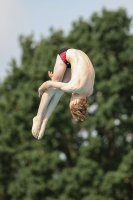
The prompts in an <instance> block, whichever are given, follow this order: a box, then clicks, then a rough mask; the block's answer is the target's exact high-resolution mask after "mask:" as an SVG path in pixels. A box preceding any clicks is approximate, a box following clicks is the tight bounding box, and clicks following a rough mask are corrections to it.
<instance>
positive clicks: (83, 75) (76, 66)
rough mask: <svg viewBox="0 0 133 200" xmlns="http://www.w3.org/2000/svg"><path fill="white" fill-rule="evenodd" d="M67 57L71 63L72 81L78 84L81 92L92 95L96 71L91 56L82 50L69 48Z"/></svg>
mask: <svg viewBox="0 0 133 200" xmlns="http://www.w3.org/2000/svg"><path fill="white" fill-rule="evenodd" d="M66 59H67V61H68V62H70V63H71V73H72V74H71V81H70V82H71V83H73V84H77V87H78V88H79V89H78V92H79V93H86V94H87V95H88V96H90V95H91V94H92V92H93V85H94V79H95V71H94V68H93V65H92V63H91V61H90V59H89V57H88V56H87V55H86V54H85V53H84V52H83V51H81V50H77V49H69V50H67V53H66Z"/></svg>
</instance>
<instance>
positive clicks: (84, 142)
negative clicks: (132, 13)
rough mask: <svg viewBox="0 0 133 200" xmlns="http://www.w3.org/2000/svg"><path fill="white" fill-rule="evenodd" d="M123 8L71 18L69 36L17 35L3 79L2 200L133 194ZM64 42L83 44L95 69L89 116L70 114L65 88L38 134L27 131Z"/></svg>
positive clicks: (116, 199) (123, 198)
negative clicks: (14, 55)
mask: <svg viewBox="0 0 133 200" xmlns="http://www.w3.org/2000/svg"><path fill="white" fill-rule="evenodd" d="M131 22H132V21H131V18H129V17H128V16H127V13H126V11H125V10H124V9H119V10H118V11H107V10H106V9H103V10H102V12H101V13H100V14H97V13H94V14H93V15H92V17H91V18H90V19H89V21H88V22H86V21H85V20H83V19H82V18H80V19H79V20H78V21H77V22H73V24H72V29H71V30H70V32H69V34H68V35H67V36H64V34H63V31H62V30H58V31H55V30H54V29H53V28H51V30H50V35H49V37H48V38H41V39H40V41H39V42H35V41H34V37H33V35H30V36H27V37H24V36H20V38H19V44H20V48H21V58H20V66H19V65H18V64H17V62H16V60H15V59H12V61H11V68H10V72H9V74H8V75H7V77H6V78H5V80H4V81H3V82H2V83H1V85H0V158H1V162H0V182H1V184H0V200H18V199H22V200H36V199H38V200H57V199H58V200H81V199H83V200H93V199H94V200H106V199H107V200H131V199H132V198H133V194H132V187H133V171H132V167H133V161H132V158H133V150H132V147H133V139H132V138H133V133H132V131H133V125H132V121H133V102H132V101H133V94H132V92H131V88H132V86H133V78H132V72H133V66H132V65H133V52H132V49H133V35H132V34H131V33H130V26H131ZM63 46H71V47H74V48H79V49H82V50H83V51H85V52H86V54H88V56H89V57H90V59H91V60H92V63H93V65H94V68H95V71H96V80H95V88H94V93H93V95H92V96H91V97H90V98H89V100H88V102H89V105H90V107H89V116H88V118H87V120H86V121H84V122H83V123H76V122H74V121H73V120H72V118H71V115H70V112H69V109H68V104H69V98H70V94H64V96H63V97H62V98H61V100H60V103H59V104H58V105H57V107H56V109H55V110H54V112H53V114H52V116H51V117H50V120H49V122H48V124H47V128H46V131H45V135H44V137H43V139H41V140H39V141H38V140H36V139H35V138H33V136H32V134H31V126H32V118H33V117H34V116H35V115H36V112H37V109H38V105H39V102H40V99H39V98H38V94H37V88H38V87H39V86H40V84H41V83H42V82H44V81H45V80H47V79H48V75H47V71H48V70H51V71H52V69H53V66H54V62H55V59H56V54H57V52H58V50H59V49H60V48H62V47H63Z"/></svg>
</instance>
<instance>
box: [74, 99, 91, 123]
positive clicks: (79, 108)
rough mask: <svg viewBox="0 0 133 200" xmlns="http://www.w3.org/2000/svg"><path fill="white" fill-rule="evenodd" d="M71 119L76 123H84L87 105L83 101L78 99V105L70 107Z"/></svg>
mask: <svg viewBox="0 0 133 200" xmlns="http://www.w3.org/2000/svg"><path fill="white" fill-rule="evenodd" d="M70 111H71V114H72V117H73V118H74V119H75V120H76V121H84V120H85V118H86V116H87V115H88V104H87V102H86V100H85V99H80V100H79V102H78V103H76V104H74V103H73V104H72V105H71V107H70Z"/></svg>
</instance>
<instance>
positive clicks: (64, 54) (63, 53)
mask: <svg viewBox="0 0 133 200" xmlns="http://www.w3.org/2000/svg"><path fill="white" fill-rule="evenodd" d="M60 58H61V59H62V61H63V62H64V63H66V51H64V52H62V53H61V54H60Z"/></svg>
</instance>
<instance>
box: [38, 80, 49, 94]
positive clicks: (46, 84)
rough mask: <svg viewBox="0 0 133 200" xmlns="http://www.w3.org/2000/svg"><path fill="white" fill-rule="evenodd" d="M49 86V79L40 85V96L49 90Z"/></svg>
mask: <svg viewBox="0 0 133 200" xmlns="http://www.w3.org/2000/svg"><path fill="white" fill-rule="evenodd" d="M47 88H48V81H46V82H44V83H43V84H42V85H41V86H40V87H39V89H38V95H39V97H40V96H41V95H43V93H44V92H45V91H46V90H47Z"/></svg>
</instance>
